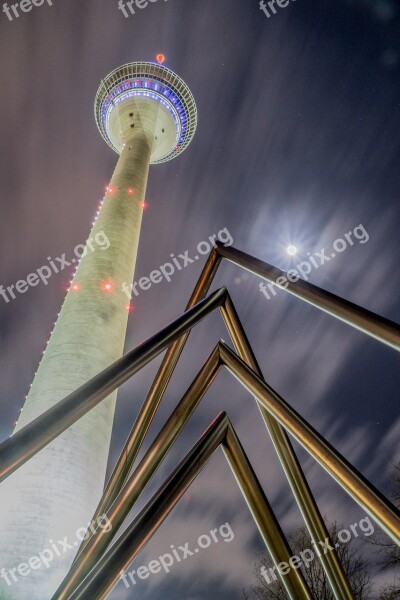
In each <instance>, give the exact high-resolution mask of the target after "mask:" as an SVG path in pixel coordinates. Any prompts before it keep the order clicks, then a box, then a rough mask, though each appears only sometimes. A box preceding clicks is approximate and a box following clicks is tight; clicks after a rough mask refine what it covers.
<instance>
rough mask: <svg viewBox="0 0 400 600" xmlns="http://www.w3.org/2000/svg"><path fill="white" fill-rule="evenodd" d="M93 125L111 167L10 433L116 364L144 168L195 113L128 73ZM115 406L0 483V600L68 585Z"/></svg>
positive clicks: (168, 90) (150, 78)
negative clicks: (112, 159)
mask: <svg viewBox="0 0 400 600" xmlns="http://www.w3.org/2000/svg"><path fill="white" fill-rule="evenodd" d="M95 118H96V123H97V126H98V128H99V130H100V133H101V135H102V136H103V138H104V139H105V141H106V142H107V144H109V146H111V148H112V149H113V150H115V152H117V153H118V155H119V158H118V161H117V165H116V167H115V170H114V173H113V176H112V178H111V181H110V183H109V185H108V186H107V188H106V193H105V196H104V198H103V201H102V203H101V205H100V208H99V212H98V215H97V218H96V221H95V223H94V225H93V228H92V230H91V232H90V236H89V238H88V241H87V243H86V246H85V249H84V250H83V252H82V256H81V258H80V259H79V264H78V266H77V269H76V272H75V274H74V276H73V279H72V281H71V286H70V288H69V291H68V293H67V295H66V297H65V300H64V303H63V306H62V309H61V312H60V313H59V316H58V319H57V322H56V324H55V327H54V329H53V332H52V334H51V336H50V339H49V342H48V344H47V347H46V351H45V352H44V354H43V357H42V360H41V362H40V365H39V367H38V370H37V373H36V375H35V378H34V380H33V383H32V385H31V388H30V391H29V394H28V396H27V398H26V402H25V405H24V408H23V410H22V412H21V416H20V418H19V421H18V423H17V425H16V427H15V430H14V432H16V431H18V430H20V429H21V428H22V427H24V426H25V425H27V424H28V423H29V422H31V421H32V420H33V419H35V418H36V417H38V416H39V415H41V414H42V413H44V412H45V411H46V410H48V409H49V408H51V407H52V406H54V405H55V404H56V403H57V402H59V401H60V400H61V399H63V398H64V397H65V396H67V395H68V394H69V393H71V392H73V391H74V390H76V389H77V388H79V387H80V386H81V385H82V384H84V383H85V382H87V381H88V380H90V379H91V378H92V377H94V376H95V375H96V374H97V373H99V372H100V371H102V370H103V369H104V368H105V367H107V366H108V365H110V364H111V363H113V362H114V361H115V360H117V359H118V358H119V357H120V356H121V355H122V353H123V348H124V342H125V335H126V326H127V319H128V314H129V310H127V308H129V307H127V297H126V293H125V291H124V290H123V289H122V284H123V283H125V282H130V281H132V279H133V276H134V270H135V263H136V256H137V248H138V243H139V235H140V228H141V222H142V213H143V207H144V201H145V191H146V184H147V176H148V171H149V165H150V164H157V163H162V162H166V161H168V160H171V159H172V158H174V157H175V156H178V154H180V153H181V152H183V151H184V150H185V148H186V147H187V146H188V144H189V143H190V141H191V140H192V138H193V136H194V133H195V130H196V125H197V110H196V105H195V101H194V98H193V95H192V94H191V92H190V90H189V88H188V87H187V85H186V84H185V83H184V81H182V79H180V77H178V76H177V75H176V74H175V73H173V71H171V70H170V69H168V68H166V67H165V66H162V65H159V64H155V63H150V62H135V63H130V64H127V65H124V66H121V67H119V68H117V69H115V70H114V71H112V73H110V74H109V75H108V76H107V77H106V78H105V79H104V80H103V81H102V82H101V85H100V88H99V90H98V92H97V95H96V100H95ZM115 401H116V393H113V394H112V395H111V396H109V397H108V398H107V399H106V400H104V401H103V402H101V403H100V404H99V405H97V406H96V407H95V408H93V409H92V410H91V411H90V412H89V413H88V414H87V415H86V416H84V417H83V418H82V419H80V420H79V421H78V422H77V423H76V424H75V425H73V426H72V427H70V428H69V429H68V430H67V431H66V432H65V433H64V434H62V435H61V436H59V437H58V438H57V439H56V440H54V441H53V442H52V443H51V444H49V445H48V446H46V447H45V448H44V449H43V450H41V451H40V452H39V453H38V454H36V455H35V456H34V457H33V458H32V459H31V460H29V461H28V462H27V463H26V464H25V465H24V466H22V467H21V468H20V469H18V470H17V471H16V472H15V473H13V474H12V475H11V476H10V477H8V479H6V480H5V481H4V482H3V483H1V485H0V506H1V511H0V569H1V571H0V600H28V599H29V600H50V599H51V597H52V595H53V594H54V593H55V591H56V590H57V588H58V586H59V585H60V583H61V581H62V580H63V579H64V577H65V575H66V574H67V572H68V570H69V568H70V566H71V564H72V562H73V560H74V557H75V555H76V552H77V551H78V548H79V546H80V544H81V540H82V539H83V537H84V535H85V532H86V530H87V529H88V524H90V522H91V518H92V515H93V514H94V512H95V509H96V507H97V505H98V503H99V500H100V498H101V496H102V492H103V488H104V483H105V475H106V467H107V461H108V455H109V446H110V439H111V431H112V425H113V417H114V409H115ZM101 525H102V526H103V527H105V526H106V524H105V523H104V522H102V524H101ZM95 526H96V527H98V525H96V524H95Z"/></svg>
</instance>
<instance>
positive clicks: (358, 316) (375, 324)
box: [218, 244, 400, 350]
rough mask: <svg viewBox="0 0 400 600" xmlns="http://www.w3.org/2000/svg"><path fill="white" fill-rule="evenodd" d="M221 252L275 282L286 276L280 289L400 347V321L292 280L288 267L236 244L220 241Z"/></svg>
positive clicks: (308, 284) (379, 339)
mask: <svg viewBox="0 0 400 600" xmlns="http://www.w3.org/2000/svg"><path fill="white" fill-rule="evenodd" d="M218 252H219V254H220V255H221V256H223V257H224V258H226V259H227V260H229V261H230V262H233V263H235V264H236V265H240V266H241V267H243V268H244V269H247V270H248V271H251V272H252V273H255V274H256V275H259V276H260V277H262V278H263V279H265V280H267V281H270V282H271V283H275V282H276V281H277V280H278V279H279V277H284V278H285V279H286V281H287V282H288V286H287V287H282V286H278V287H280V288H281V289H283V290H285V291H286V292H289V294H293V296H297V298H300V299H301V300H305V301H306V302H308V303H309V304H311V305H312V306H314V307H316V308H319V309H320V310H323V311H324V312H326V313H328V314H329V315H331V316H332V317H335V318H336V319H339V320H340V321H343V322H344V323H347V325H351V327H354V328H355V329H358V330H360V331H363V332H364V333H366V334H367V335H370V336H371V337H373V338H375V339H376V340H378V341H380V342H382V343H383V344H387V345H388V346H390V347H391V348H394V349H395V350H400V325H398V324H397V323H394V322H393V321H390V320H389V319H385V318H384V317H380V316H379V315H376V314H375V313H373V312H371V311H369V310H367V309H366V308H362V307H361V306H357V304H353V303H352V302H349V301H348V300H344V299H343V298H340V297H339V296H335V294H331V293H330V292H327V291H326V290H323V289H321V288H319V287H317V286H316V285H313V284H312V283H308V282H307V281H303V280H299V281H296V282H290V281H289V280H288V279H287V275H288V274H287V273H286V272H285V271H281V269H278V268H277V267H273V266H272V265H269V264H268V263H266V262H263V261H262V260H260V259H258V258H254V256H251V255H250V254H246V253H245V252H242V251H241V250H237V249H236V248H232V247H226V246H223V245H222V244H218ZM284 285H286V283H284Z"/></svg>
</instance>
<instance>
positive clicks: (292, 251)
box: [286, 246, 297, 256]
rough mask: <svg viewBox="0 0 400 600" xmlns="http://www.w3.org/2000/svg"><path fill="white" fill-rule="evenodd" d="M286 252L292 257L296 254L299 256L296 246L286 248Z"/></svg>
mask: <svg viewBox="0 0 400 600" xmlns="http://www.w3.org/2000/svg"><path fill="white" fill-rule="evenodd" d="M286 252H287V253H288V254H290V256H294V255H295V254H297V248H296V246H288V247H287V248H286Z"/></svg>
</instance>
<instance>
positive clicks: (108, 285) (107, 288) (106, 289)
mask: <svg viewBox="0 0 400 600" xmlns="http://www.w3.org/2000/svg"><path fill="white" fill-rule="evenodd" d="M101 289H102V290H103V292H111V291H112V289H113V284H112V283H111V282H110V281H103V283H102V284H101Z"/></svg>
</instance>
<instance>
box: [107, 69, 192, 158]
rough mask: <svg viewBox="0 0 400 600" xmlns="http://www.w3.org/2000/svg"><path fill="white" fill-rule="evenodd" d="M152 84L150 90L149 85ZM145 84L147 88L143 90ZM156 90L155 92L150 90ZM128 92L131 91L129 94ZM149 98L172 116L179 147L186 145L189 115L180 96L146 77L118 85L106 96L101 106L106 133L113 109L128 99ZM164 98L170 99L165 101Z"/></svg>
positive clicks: (160, 83)
mask: <svg viewBox="0 0 400 600" xmlns="http://www.w3.org/2000/svg"><path fill="white" fill-rule="evenodd" d="M148 83H150V86H151V87H150V88H149V87H147V84H148ZM143 84H144V85H145V88H143ZM151 89H154V90H155V92H151V91H150V90H151ZM127 90H130V91H128V92H127ZM132 96H148V97H150V98H153V99H154V100H156V101H157V102H160V103H161V104H162V105H163V106H165V108H166V109H167V110H168V111H169V112H170V114H171V115H172V117H173V119H174V121H175V125H176V127H177V132H178V136H177V145H178V146H179V145H181V144H182V143H184V141H185V139H186V137H187V123H188V114H187V110H186V107H185V105H184V104H182V101H181V98H180V97H179V94H178V93H177V92H175V91H172V90H171V88H170V87H168V86H166V85H163V83H162V82H159V81H157V80H156V81H154V80H152V79H147V78H146V77H136V78H135V79H132V80H129V81H126V82H124V83H120V84H118V85H117V86H116V87H114V88H113V89H112V90H111V91H110V93H109V94H108V95H107V96H106V98H105V99H104V100H103V102H102V104H101V123H102V127H103V130H104V131H107V123H108V119H109V114H110V112H111V110H112V107H113V106H114V105H116V104H118V103H119V102H121V101H122V100H124V99H125V98H127V97H132ZM163 96H165V98H167V99H168V101H166V100H164V98H163Z"/></svg>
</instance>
